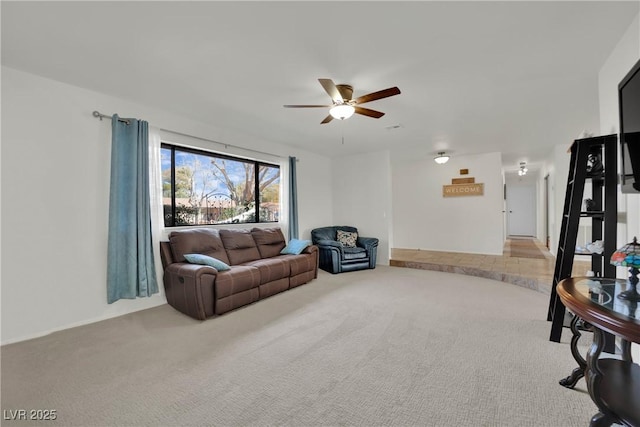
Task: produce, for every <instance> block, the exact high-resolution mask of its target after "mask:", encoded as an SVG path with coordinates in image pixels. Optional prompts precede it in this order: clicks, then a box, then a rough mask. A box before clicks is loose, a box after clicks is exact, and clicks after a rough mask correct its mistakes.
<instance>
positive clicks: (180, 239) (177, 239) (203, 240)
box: [169, 228, 229, 264]
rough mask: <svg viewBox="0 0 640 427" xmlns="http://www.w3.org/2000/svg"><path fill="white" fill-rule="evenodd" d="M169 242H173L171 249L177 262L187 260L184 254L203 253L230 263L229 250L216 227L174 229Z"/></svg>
mask: <svg viewBox="0 0 640 427" xmlns="http://www.w3.org/2000/svg"><path fill="white" fill-rule="evenodd" d="M169 242H170V243H171V251H172V252H173V259H174V261H175V262H185V261H186V259H185V257H184V254H202V255H207V256H210V257H213V258H217V259H219V260H220V261H222V262H224V263H225V264H229V257H228V256H227V251H226V250H225V248H224V245H223V244H222V240H221V239H220V234H219V232H218V230H216V229H213V228H196V229H193V230H180V231H172V232H171V233H170V234H169Z"/></svg>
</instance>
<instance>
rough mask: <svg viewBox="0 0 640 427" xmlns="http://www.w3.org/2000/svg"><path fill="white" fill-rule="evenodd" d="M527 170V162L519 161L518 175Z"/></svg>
mask: <svg viewBox="0 0 640 427" xmlns="http://www.w3.org/2000/svg"><path fill="white" fill-rule="evenodd" d="M527 172H529V169H527V164H526V163H525V162H520V170H518V175H520V176H525V175H526V174H527Z"/></svg>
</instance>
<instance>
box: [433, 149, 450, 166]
mask: <svg viewBox="0 0 640 427" xmlns="http://www.w3.org/2000/svg"><path fill="white" fill-rule="evenodd" d="M433 161H434V162H436V163H437V164H439V165H444V164H445V163H447V162H448V161H449V156H446V155H445V154H444V151H440V152H439V153H438V157H434V158H433Z"/></svg>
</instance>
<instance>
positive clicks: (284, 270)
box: [243, 257, 291, 284]
mask: <svg viewBox="0 0 640 427" xmlns="http://www.w3.org/2000/svg"><path fill="white" fill-rule="evenodd" d="M243 265H249V266H251V267H255V268H257V269H258V270H260V284H264V283H268V282H273V281H274V280H278V279H283V278H285V277H289V275H290V274H291V267H290V266H289V263H288V262H287V261H286V260H284V259H282V258H279V257H278V258H265V259H258V260H255V261H249V262H246V263H244V264H243Z"/></svg>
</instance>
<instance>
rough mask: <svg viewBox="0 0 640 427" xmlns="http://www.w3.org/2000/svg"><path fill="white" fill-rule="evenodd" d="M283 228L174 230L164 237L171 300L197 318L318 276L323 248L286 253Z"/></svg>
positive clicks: (166, 280) (164, 262)
mask: <svg viewBox="0 0 640 427" xmlns="http://www.w3.org/2000/svg"><path fill="white" fill-rule="evenodd" d="M285 245H286V243H285V239H284V235H283V234H282V230H280V228H253V229H251V230H237V229H229V230H224V229H223V230H217V229H212V228H196V229H192V230H181V231H173V232H171V233H170V234H169V241H164V242H160V254H161V259H162V265H163V267H164V289H165V294H166V297H167V302H168V303H169V305H171V306H172V307H174V308H175V309H176V310H178V311H181V312H182V313H184V314H187V315H189V316H191V317H193V318H195V319H200V320H204V319H206V318H208V317H211V316H214V315H218V314H222V313H226V312H228V311H231V310H233V309H236V308H238V307H242V306H243V305H247V304H251V303H252V302H255V301H258V300H260V299H262V298H266V297H269V296H271V295H274V294H276V293H278V292H283V291H286V290H287V289H290V288H293V287H296V286H299V285H302V284H304V283H307V282H310V281H311V280H313V279H315V278H317V277H318V248H317V247H316V246H315V245H311V246H308V247H307V248H306V249H304V251H303V252H302V253H301V254H300V255H281V254H280V251H281V250H282V249H283V248H284V247H285ZM185 254H202V255H207V256H210V257H214V258H217V259H218V260H220V261H222V262H224V263H226V264H228V265H229V266H230V267H231V269H230V270H226V271H218V270H216V269H215V268H213V267H210V266H207V265H199V264H190V263H188V262H187V260H186V259H185V257H184V255H185Z"/></svg>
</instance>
